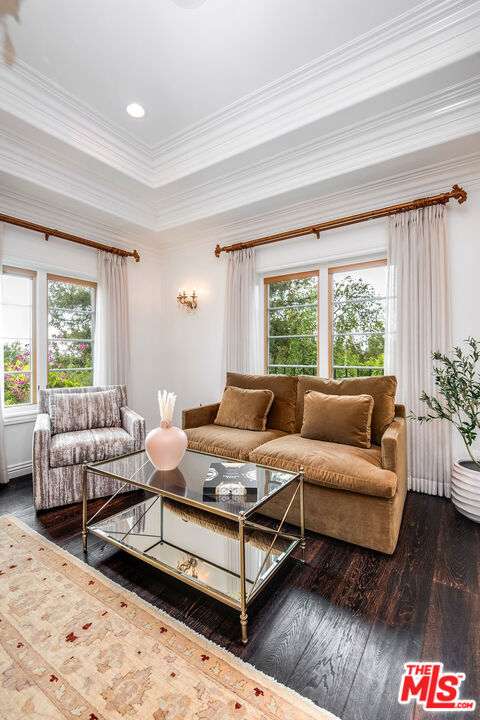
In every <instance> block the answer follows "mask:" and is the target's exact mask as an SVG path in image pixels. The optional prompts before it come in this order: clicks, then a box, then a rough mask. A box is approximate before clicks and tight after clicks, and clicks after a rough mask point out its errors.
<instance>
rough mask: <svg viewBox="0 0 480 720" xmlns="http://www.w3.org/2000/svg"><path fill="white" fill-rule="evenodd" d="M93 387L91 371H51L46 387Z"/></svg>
mask: <svg viewBox="0 0 480 720" xmlns="http://www.w3.org/2000/svg"><path fill="white" fill-rule="evenodd" d="M86 385H93V370H72V371H69V370H53V371H52V370H51V371H50V372H49V373H48V387H50V388H54V387H84V386H86Z"/></svg>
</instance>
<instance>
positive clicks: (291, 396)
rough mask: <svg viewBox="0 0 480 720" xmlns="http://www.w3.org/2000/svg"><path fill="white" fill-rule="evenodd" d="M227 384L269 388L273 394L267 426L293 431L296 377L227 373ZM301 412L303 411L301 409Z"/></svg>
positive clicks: (250, 388) (252, 388)
mask: <svg viewBox="0 0 480 720" xmlns="http://www.w3.org/2000/svg"><path fill="white" fill-rule="evenodd" d="M227 385H234V386H235V387H239V388H245V389H247V390H271V391H272V392H273V394H274V395H275V397H274V399H273V403H272V407H271V408H270V412H269V413H268V418H267V428H271V429H273V430H281V431H282V432H286V433H293V432H295V407H296V402H297V378H296V377H293V376H290V375H244V374H243V373H233V372H229V373H227ZM302 412H303V411H302Z"/></svg>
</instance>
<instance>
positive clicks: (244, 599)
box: [82, 450, 306, 644]
mask: <svg viewBox="0 0 480 720" xmlns="http://www.w3.org/2000/svg"><path fill="white" fill-rule="evenodd" d="M142 452H145V451H144V450H137V451H135V452H133V453H127V455H121V456H120V457H118V458H112V459H111V460H110V461H107V460H102V461H100V462H98V463H86V462H85V463H83V491H82V540H83V551H84V552H85V553H86V552H87V551H88V550H87V533H88V532H90V533H92V534H93V535H97V536H98V537H101V538H102V540H106V541H107V542H109V543H111V544H112V545H115V546H116V547H118V548H120V549H121V550H124V551H125V552H128V553H130V555H133V556H134V557H136V558H138V559H139V560H143V561H144V562H146V563H148V564H149V565H152V566H153V567H155V568H157V569H158V570H162V571H163V572H166V573H167V574H168V575H172V576H173V577H176V578H177V579H179V580H181V581H182V582H184V583H186V584H188V585H192V586H193V587H195V588H197V590H200V591H202V592H204V593H205V594H207V595H210V596H211V597H213V598H215V599H216V600H219V601H220V602H223V603H224V604H226V605H229V606H230V607H233V608H235V609H237V610H240V627H241V633H242V642H243V643H244V644H246V643H247V642H248V635H247V623H248V615H247V607H248V605H250V603H251V602H253V600H254V599H255V598H256V597H257V595H259V593H260V592H261V591H262V590H263V588H264V587H265V585H266V584H267V583H268V582H269V580H270V579H271V578H272V577H273V575H274V574H275V573H276V572H277V570H278V569H279V568H280V567H281V566H282V565H283V563H284V561H285V560H286V558H287V557H288V556H289V555H291V553H292V552H293V550H295V548H296V547H297V546H298V545H300V548H301V560H302V563H305V546H306V541H305V505H304V480H305V473H304V469H303V467H301V468H300V472H299V473H296V474H292V477H291V479H290V480H289V481H288V482H286V483H285V484H284V485H282V486H281V487H280V488H277V489H276V490H274V491H273V492H272V493H270V495H267V496H266V497H264V498H262V500H261V501H260V502H258V503H257V504H255V505H254V506H252V507H251V508H250V509H249V510H248V511H246V512H245V511H241V512H239V513H238V515H236V514H234V513H230V512H228V511H225V510H223V509H222V508H221V507H219V508H216V507H214V506H213V507H212V506H210V505H206V504H204V503H202V502H200V501H197V500H193V499H191V498H188V497H179V496H178V495H175V494H174V493H170V492H168V491H166V490H164V489H163V488H155V487H154V486H149V487H145V484H143V483H139V482H137V481H135V480H134V479H133V478H129V479H127V478H124V477H119V476H118V475H115V474H114V473H109V472H106V471H104V470H100V469H99V467H98V466H100V465H104V464H105V463H106V462H112V461H113V460H120V459H122V458H126V457H129V456H131V455H137V454H139V453H142ZM187 452H189V453H195V454H198V455H207V454H209V453H203V452H201V451H198V450H188V451H187ZM211 457H218V458H219V459H220V460H232V458H227V457H223V456H211ZM257 467H259V468H262V469H264V470H272V471H275V472H284V471H283V470H282V469H281V468H273V467H268V466H266V465H257ZM89 472H90V473H92V474H97V475H102V476H104V477H109V478H112V479H115V480H118V481H119V482H121V483H123V484H122V485H121V486H120V487H119V488H118V490H116V491H115V492H114V493H113V495H111V497H109V498H108V500H106V502H105V503H104V504H103V505H102V507H101V508H100V509H99V510H97V512H96V513H95V514H94V515H93V516H92V517H91V518H90V519H89V520H88V519H87V518H88V497H87V478H88V473H89ZM295 481H296V482H297V487H296V489H295V491H294V492H293V494H292V497H291V498H290V501H289V503H288V505H287V508H286V510H285V512H284V514H283V516H282V519H281V520H280V521H279V524H278V527H277V528H269V527H266V526H264V525H261V524H259V523H256V522H253V521H252V520H249V517H250V516H251V515H253V514H254V513H255V512H257V511H258V509H259V508H260V507H262V505H264V504H265V503H266V502H268V501H269V500H271V499H272V497H274V496H275V495H276V494H277V493H279V492H280V491H281V490H284V489H285V488H287V487H288V486H289V485H291V484H292V483H293V482H295ZM126 485H133V486H135V487H138V488H140V489H142V490H147V491H148V492H151V493H154V494H157V495H160V496H161V497H168V498H170V499H171V500H175V501H177V502H179V503H182V504H184V505H188V506H190V507H196V508H200V509H201V510H204V511H206V512H209V513H211V514H214V515H221V516H223V517H226V518H228V519H230V520H232V519H233V520H235V521H236V522H238V539H239V543H240V576H239V577H240V601H239V602H238V601H237V600H235V599H234V598H232V597H230V596H229V595H226V594H225V593H222V592H221V591H219V590H215V589H214V588H212V587H208V586H206V585H202V584H200V583H198V582H196V581H195V579H194V578H192V577H190V576H188V575H186V574H185V573H183V572H180V571H177V570H175V569H174V568H172V567H170V566H169V565H166V564H165V563H162V562H160V561H159V560H156V559H154V558H150V557H146V556H145V555H144V554H143V553H142V552H139V551H137V550H135V549H134V548H129V547H126V546H125V545H124V544H122V543H121V542H118V541H116V540H114V539H113V538H110V537H107V536H106V535H105V534H103V533H101V532H98V531H96V530H95V528H94V527H93V526H92V522H93V520H94V519H95V518H96V517H97V515H99V514H100V513H101V512H102V510H103V509H104V508H105V507H107V505H109V503H110V502H111V501H112V500H113V498H114V497H116V496H117V495H118V494H119V493H120V492H122V490H123V489H124V487H125V486H126ZM297 495H298V498H299V504H300V535H291V534H290V533H286V532H282V527H283V525H284V522H285V520H286V517H287V515H288V512H289V510H290V508H291V507H292V504H293V502H294V500H295V498H296V497H297ZM115 514H116V513H115ZM111 517H114V515H112V516H110V517H107V518H103V520H102V522H105V521H106V520H108V519H110V518H111ZM247 528H248V529H253V530H260V531H261V532H264V533H267V534H270V535H272V536H273V539H272V541H271V543H270V545H269V547H268V550H267V551H266V553H265V558H264V560H263V563H262V565H261V566H260V569H259V570H258V572H257V576H256V578H255V580H254V581H253V584H252V587H251V588H250V591H249V592H248V593H247V589H246V582H247V579H246V575H245V530H246V529H247ZM212 532H215V531H212ZM277 538H285V539H287V540H291V541H292V544H291V545H290V547H289V548H288V550H286V551H285V552H284V553H282V555H281V556H280V559H279V561H278V562H277V563H276V565H275V567H274V568H273V571H272V572H271V573H269V574H268V575H267V577H265V578H264V579H263V580H262V581H261V582H260V583H259V584H258V585H257V583H258V580H259V578H260V575H261V573H262V571H263V569H264V567H265V565H266V563H267V559H268V557H269V555H270V552H271V550H272V549H273V546H274V545H275V542H276V540H277ZM185 552H186V551H185ZM228 572H230V571H228ZM233 574H235V575H236V573H233ZM237 577H238V575H237Z"/></svg>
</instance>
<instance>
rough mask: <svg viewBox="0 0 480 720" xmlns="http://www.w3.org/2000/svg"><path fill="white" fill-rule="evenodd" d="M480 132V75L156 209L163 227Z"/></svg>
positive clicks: (180, 195) (169, 200)
mask: <svg viewBox="0 0 480 720" xmlns="http://www.w3.org/2000/svg"><path fill="white" fill-rule="evenodd" d="M479 131H480V76H477V77H475V78H473V79H471V80H468V81H465V82H463V83H459V84H457V85H455V86H452V87H450V88H448V89H447V90H445V91H440V92H437V93H433V94H432V95H430V96H427V97H425V98H423V99H422V100H420V101H416V102H412V103H408V104H406V105H404V106H402V107H399V108H395V109H394V110H391V111H389V112H384V113H381V114H379V115H377V116H375V117H372V118H369V119H368V120H367V121H362V122H360V123H357V124H355V125H352V126H350V127H349V128H346V129H344V130H341V131H339V132H334V133H330V134H329V135H326V136H324V137H323V138H322V139H321V140H320V141H318V142H313V143H307V144H304V145H301V146H299V147H297V148H295V149H294V150H292V151H289V152H283V153H281V154H278V155H276V156H274V157H272V158H269V159H268V160H266V161H263V162H260V163H255V164H252V165H250V166H249V167H247V168H244V169H242V170H240V171H238V172H235V173H231V174H229V175H224V176H222V177H219V178H216V179H215V180H214V181H211V182H209V183H205V184H203V185H197V186H193V187H191V188H189V189H188V190H187V191H185V192H182V193H177V194H175V195H170V196H168V197H166V198H165V199H163V200H162V201H161V202H159V203H158V204H157V206H156V213H157V216H156V222H155V227H156V229H157V230H163V229H165V230H166V229H168V228H172V227H175V226H178V225H182V224H186V223H188V222H194V221H196V220H199V219H201V218H206V217H209V216H212V215H216V214H219V213H222V212H226V211H228V210H232V209H234V208H239V207H242V206H246V205H249V204H252V203H255V202H258V201H260V200H265V199H267V198H269V197H274V196H277V195H281V194H285V193H287V192H289V191H292V190H297V189H299V188H304V187H307V186H309V185H313V184H315V183H318V182H321V181H325V180H328V179H329V178H332V177H336V176H339V175H342V174H346V173H349V172H352V171H354V170H358V169H360V168H363V167H368V166H371V165H375V164H377V163H380V162H383V161H386V160H391V159H393V158H396V157H399V156H402V155H406V154H408V153H412V152H415V151H419V150H422V149H425V148H428V147H431V146H433V145H436V144H440V143H444V142H447V141H449V140H453V139H457V138H459V137H465V136H467V135H470V134H472V133H475V132H479Z"/></svg>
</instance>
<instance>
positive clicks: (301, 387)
mask: <svg viewBox="0 0 480 720" xmlns="http://www.w3.org/2000/svg"><path fill="white" fill-rule="evenodd" d="M307 390H316V391H317V392H321V393H325V394H326V395H371V396H372V397H373V402H374V406H373V414H372V443H375V445H380V442H381V439H382V435H383V433H384V432H385V430H386V429H387V427H388V426H389V425H390V423H391V422H392V420H393V418H394V417H395V393H396V391H397V378H396V377H394V376H393V375H375V376H372V377H363V378H342V379H341V380H333V379H332V378H320V377H312V376H310V375H300V376H299V378H298V393H297V395H298V396H297V422H296V432H300V430H301V427H302V422H303V400H304V395H305V392H306V391H307Z"/></svg>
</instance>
